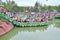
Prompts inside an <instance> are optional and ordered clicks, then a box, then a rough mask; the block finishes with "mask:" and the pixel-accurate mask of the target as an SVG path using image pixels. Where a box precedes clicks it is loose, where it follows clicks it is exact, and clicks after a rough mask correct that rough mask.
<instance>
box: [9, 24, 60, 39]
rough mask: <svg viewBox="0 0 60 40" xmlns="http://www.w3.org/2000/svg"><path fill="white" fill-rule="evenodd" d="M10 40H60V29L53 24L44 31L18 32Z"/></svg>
mask: <svg viewBox="0 0 60 40" xmlns="http://www.w3.org/2000/svg"><path fill="white" fill-rule="evenodd" d="M10 40H60V29H58V28H56V27H55V25H54V24H51V25H49V26H48V28H45V29H44V28H43V30H41V29H40V30H39V29H38V30H35V31H21V32H18V33H17V34H16V35H15V36H13V37H12V38H11V39H10Z"/></svg>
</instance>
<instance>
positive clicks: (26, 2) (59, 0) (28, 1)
mask: <svg viewBox="0 0 60 40" xmlns="http://www.w3.org/2000/svg"><path fill="white" fill-rule="evenodd" d="M2 1H3V2H6V0H2ZM14 1H15V2H16V3H17V5H18V6H34V4H35V3H36V1H38V2H39V3H40V4H42V5H44V4H46V5H52V6H58V5H59V4H60V0H48V1H46V0H14Z"/></svg>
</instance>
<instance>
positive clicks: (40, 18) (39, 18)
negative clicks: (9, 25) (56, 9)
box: [0, 6, 53, 23]
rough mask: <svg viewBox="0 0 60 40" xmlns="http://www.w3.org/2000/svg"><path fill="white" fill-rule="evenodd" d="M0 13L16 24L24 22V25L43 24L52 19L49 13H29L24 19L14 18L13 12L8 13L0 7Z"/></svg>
mask: <svg viewBox="0 0 60 40" xmlns="http://www.w3.org/2000/svg"><path fill="white" fill-rule="evenodd" d="M0 12H3V13H4V14H5V15H7V16H9V17H11V18H13V19H14V20H16V21H18V22H25V23H31V22H45V21H48V18H52V17H53V15H52V13H51V12H41V13H40V12H38V13H35V12H31V13H30V14H29V15H26V16H24V15H23V16H24V17H21V16H16V14H17V13H15V12H8V11H7V10H5V9H4V8H3V7H1V6H0Z"/></svg>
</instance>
